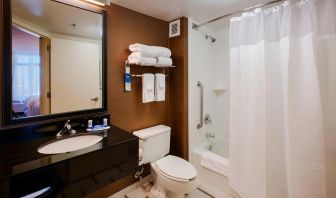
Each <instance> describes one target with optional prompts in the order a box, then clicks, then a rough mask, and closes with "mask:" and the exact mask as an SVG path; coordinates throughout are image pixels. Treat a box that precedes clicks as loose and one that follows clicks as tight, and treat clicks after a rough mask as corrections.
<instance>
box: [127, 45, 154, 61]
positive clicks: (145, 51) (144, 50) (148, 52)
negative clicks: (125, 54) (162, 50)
mask: <svg viewBox="0 0 336 198" xmlns="http://www.w3.org/2000/svg"><path fill="white" fill-rule="evenodd" d="M128 48H129V50H130V51H131V52H141V56H143V57H151V58H155V57H157V56H158V49H157V48H154V47H151V46H148V45H143V44H139V43H135V44H132V45H130V46H129V47H128Z"/></svg>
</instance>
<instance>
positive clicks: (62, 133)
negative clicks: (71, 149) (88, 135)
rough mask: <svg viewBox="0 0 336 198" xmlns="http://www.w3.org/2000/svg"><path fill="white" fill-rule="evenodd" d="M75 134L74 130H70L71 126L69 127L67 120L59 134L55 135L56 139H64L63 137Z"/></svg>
mask: <svg viewBox="0 0 336 198" xmlns="http://www.w3.org/2000/svg"><path fill="white" fill-rule="evenodd" d="M74 133H76V131H75V130H73V129H72V127H71V125H70V120H67V121H66V122H65V124H64V126H63V128H62V129H61V131H60V132H58V133H57V135H56V136H57V137H64V136H69V135H71V134H74Z"/></svg>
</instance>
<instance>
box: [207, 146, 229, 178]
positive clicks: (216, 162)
mask: <svg viewBox="0 0 336 198" xmlns="http://www.w3.org/2000/svg"><path fill="white" fill-rule="evenodd" d="M201 165H202V166H203V167H205V168H208V169H210V170H212V171H214V172H216V173H219V174H221V175H224V176H226V177H227V176H228V175H229V161H228V160H227V159H225V158H223V157H221V156H219V155H216V154H215V153H213V152H210V151H206V152H204V153H203V155H202V159H201Z"/></svg>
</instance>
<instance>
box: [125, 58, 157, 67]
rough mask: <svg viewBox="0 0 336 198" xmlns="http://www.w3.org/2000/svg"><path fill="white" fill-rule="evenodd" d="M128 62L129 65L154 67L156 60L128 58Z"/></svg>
mask: <svg viewBox="0 0 336 198" xmlns="http://www.w3.org/2000/svg"><path fill="white" fill-rule="evenodd" d="M128 62H129V63H130V64H136V65H142V66H153V65H156V62H157V60H156V58H148V57H141V56H140V57H131V56H129V57H128Z"/></svg>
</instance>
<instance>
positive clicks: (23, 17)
mask: <svg viewBox="0 0 336 198" xmlns="http://www.w3.org/2000/svg"><path fill="white" fill-rule="evenodd" d="M105 26H106V23H105V12H104V11H97V10H90V9H88V8H83V7H80V6H77V5H69V4H66V3H64V2H59V1H54V0H8V1H4V43H3V44H4V68H3V79H4V82H3V94H4V95H3V99H4V101H3V112H4V115H3V118H4V120H3V121H4V122H3V123H4V125H11V124H17V123H26V122H34V121H42V120H47V119H56V118H63V117H71V116H77V115H87V114H92V113H99V112H106V109H107V101H106V100H107V90H106V77H107V75H106V70H107V66H106V32H105V31H106V27H105Z"/></svg>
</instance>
